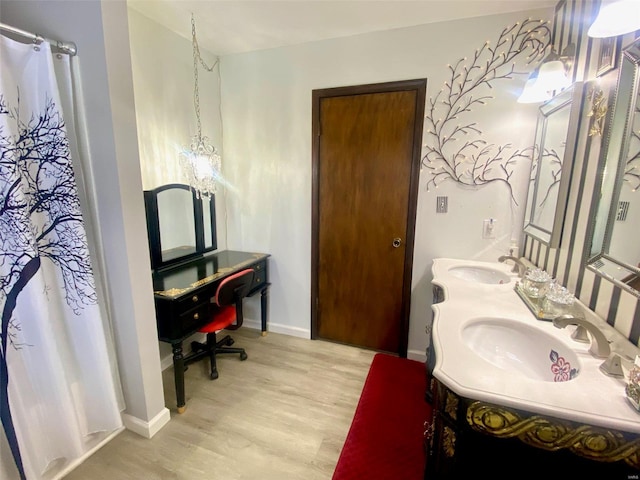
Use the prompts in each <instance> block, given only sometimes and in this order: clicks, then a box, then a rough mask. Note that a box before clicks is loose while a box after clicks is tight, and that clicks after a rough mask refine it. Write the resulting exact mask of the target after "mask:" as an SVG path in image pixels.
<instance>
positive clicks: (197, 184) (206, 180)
mask: <svg viewBox="0 0 640 480" xmlns="http://www.w3.org/2000/svg"><path fill="white" fill-rule="evenodd" d="M191 36H192V43H193V78H194V89H193V105H194V107H195V110H196V121H197V127H198V133H196V134H195V135H194V136H193V138H192V139H191V143H190V144H189V146H185V147H183V149H182V151H181V152H180V153H181V154H180V168H181V169H182V172H183V174H184V176H185V177H186V180H187V183H188V184H189V185H191V186H192V187H193V188H194V189H195V190H196V193H197V195H198V198H201V197H202V195H205V196H211V195H215V193H216V187H217V182H218V181H219V180H220V176H221V174H220V169H221V160H222V159H221V158H220V155H219V154H218V151H217V150H216V148H215V147H214V146H213V145H211V143H209V138H208V137H204V136H202V122H201V120H200V95H199V92H198V63H200V64H201V65H202V66H203V68H204V69H205V70H207V71H209V72H211V71H212V70H213V69H214V67H215V66H216V64H217V63H218V61H217V60H216V62H215V63H214V64H213V65H212V66H210V67H209V66H208V65H207V64H206V63H204V61H203V60H202V57H201V56H200V48H199V46H198V40H197V38H196V22H195V20H194V18H193V14H192V15H191Z"/></svg>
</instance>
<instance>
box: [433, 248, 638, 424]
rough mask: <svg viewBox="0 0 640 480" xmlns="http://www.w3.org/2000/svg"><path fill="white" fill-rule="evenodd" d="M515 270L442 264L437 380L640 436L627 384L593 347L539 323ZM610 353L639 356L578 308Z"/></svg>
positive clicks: (436, 279)
mask: <svg viewBox="0 0 640 480" xmlns="http://www.w3.org/2000/svg"><path fill="white" fill-rule="evenodd" d="M511 267H512V266H511V265H507V264H504V263H499V262H497V261H496V262H480V261H470V260H459V259H447V258H439V259H435V260H434V262H433V267H432V273H433V281H432V283H433V284H434V285H436V286H438V287H440V288H441V289H442V290H443V295H444V301H443V302H441V303H436V304H434V305H433V307H432V308H433V312H434V323H433V327H432V346H431V348H433V349H434V351H435V359H436V360H435V365H434V368H433V375H434V376H435V377H436V378H437V379H438V380H439V381H441V382H442V383H443V384H445V385H446V386H447V387H448V388H450V389H451V390H453V391H454V392H456V393H457V394H458V395H461V396H464V397H467V398H473V399H476V400H483V401H486V402H490V403H494V404H498V405H504V406H509V407H512V408H517V409H521V410H526V411H529V412H533V413H539V414H545V415H550V416H554V417H557V418H565V419H567V420H572V421H576V422H580V423H585V424H590V425H596V426H601V427H607V428H615V429H619V430H623V431H627V432H634V433H640V414H639V412H638V411H637V410H635V409H634V408H633V406H632V405H631V404H630V403H629V402H628V401H627V399H626V396H625V391H624V387H625V379H624V378H620V377H612V376H608V375H605V374H604V373H603V372H602V370H601V369H600V368H599V367H600V365H601V364H602V362H603V359H602V358H596V357H594V356H593V355H592V354H591V353H590V352H589V344H588V343H587V344H585V343H579V342H577V341H574V340H573V339H572V338H571V333H572V329H573V328H574V327H573V326H569V327H567V328H564V329H559V328H556V327H554V326H553V324H552V322H550V321H545V320H540V319H537V318H536V317H535V316H534V315H533V314H532V313H531V311H530V310H529V308H528V307H527V306H526V305H525V304H524V303H523V302H522V300H521V299H520V297H519V296H518V294H517V293H516V292H515V290H514V287H515V285H516V282H517V281H518V280H519V278H518V275H517V274H516V273H513V272H512V271H511ZM578 304H579V305H578V306H579V307H580V308H581V309H582V310H583V312H584V315H585V317H587V318H588V320H589V321H590V322H592V323H594V324H596V325H597V327H598V328H599V329H600V330H601V331H602V332H603V333H604V334H605V337H606V338H607V340H608V341H609V343H610V345H611V347H612V350H614V351H621V352H624V354H625V356H635V354H637V353H640V350H639V349H638V348H637V347H636V346H634V345H633V344H631V342H629V341H628V339H626V338H625V337H624V336H622V335H621V334H620V333H619V332H617V331H616V330H615V329H614V328H613V327H611V326H610V325H608V324H607V323H606V322H605V321H604V320H602V319H600V318H599V317H597V316H596V315H595V313H593V312H591V311H589V310H588V309H587V308H586V307H585V306H584V305H582V304H580V302H578Z"/></svg>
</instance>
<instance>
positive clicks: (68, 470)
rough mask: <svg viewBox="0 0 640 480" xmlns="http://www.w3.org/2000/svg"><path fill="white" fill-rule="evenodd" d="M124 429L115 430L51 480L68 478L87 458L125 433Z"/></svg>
mask: <svg viewBox="0 0 640 480" xmlns="http://www.w3.org/2000/svg"><path fill="white" fill-rule="evenodd" d="M124 429H125V427H120V428H118V429H117V430H114V431H113V432H111V433H110V434H109V435H108V436H106V437H105V438H103V439H102V441H101V442H100V443H98V444H97V445H95V446H94V447H93V448H92V449H91V450H88V451H86V452H85V453H84V455H82V456H81V457H78V458H76V459H75V460H74V461H73V462H71V463H70V464H69V465H67V466H66V467H65V468H64V469H62V470H61V471H59V472H58V473H56V474H55V476H54V477H53V478H52V479H51V480H61V479H63V478H64V477H66V476H67V475H69V473H71V472H72V471H73V470H75V469H76V468H78V466H79V465H81V464H82V463H83V462H84V461H85V460H86V459H87V458H89V457H90V456H91V455H93V454H94V453H96V452H97V451H98V450H100V449H101V448H102V447H104V446H105V445H106V444H107V443H109V442H110V441H111V440H112V439H113V438H114V437H116V435H118V434H119V433H120V432H122V431H124Z"/></svg>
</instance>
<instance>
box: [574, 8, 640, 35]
mask: <svg viewBox="0 0 640 480" xmlns="http://www.w3.org/2000/svg"><path fill="white" fill-rule="evenodd" d="M636 30H640V5H639V4H638V1H637V0H614V1H611V0H610V1H609V2H608V3H606V4H603V5H602V6H601V7H600V11H599V12H598V16H597V17H596V19H595V21H594V22H593V24H591V27H589V30H588V31H587V35H589V36H590V37H595V38H604V37H616V36H618V35H624V34H625V33H630V32H634V31H636Z"/></svg>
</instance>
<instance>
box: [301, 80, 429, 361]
mask: <svg viewBox="0 0 640 480" xmlns="http://www.w3.org/2000/svg"><path fill="white" fill-rule="evenodd" d="M425 90H426V81H425V80H412V81H407V82H393V83H388V84H377V85H364V86H358V87H344V88H337V89H327V90H316V91H314V92H313V95H314V102H313V107H314V111H313V115H314V165H313V173H314V176H313V192H314V193H313V197H314V198H313V210H314V212H313V213H314V214H313V253H312V257H313V260H312V262H313V264H312V337H313V338H320V339H326V340H331V341H336V342H340V343H346V344H350V345H357V346H361V347H366V348H371V349H375V350H381V351H387V352H393V353H398V354H399V355H400V356H406V352H407V337H408V324H409V304H410V297H411V265H412V258H413V242H414V227H415V212H416V199H417V186H418V174H419V165H420V145H421V138H422V119H423V114H424V99H425Z"/></svg>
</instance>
